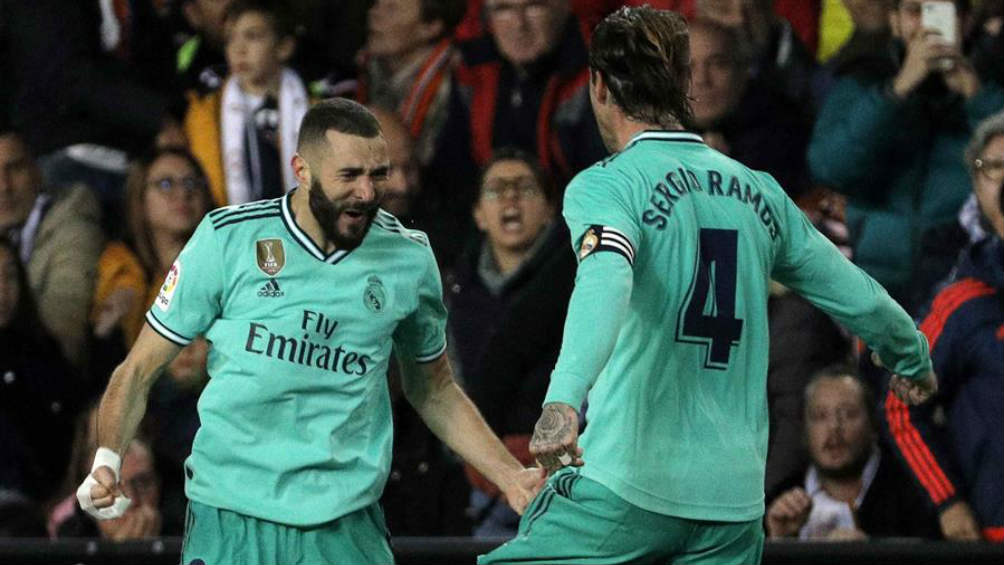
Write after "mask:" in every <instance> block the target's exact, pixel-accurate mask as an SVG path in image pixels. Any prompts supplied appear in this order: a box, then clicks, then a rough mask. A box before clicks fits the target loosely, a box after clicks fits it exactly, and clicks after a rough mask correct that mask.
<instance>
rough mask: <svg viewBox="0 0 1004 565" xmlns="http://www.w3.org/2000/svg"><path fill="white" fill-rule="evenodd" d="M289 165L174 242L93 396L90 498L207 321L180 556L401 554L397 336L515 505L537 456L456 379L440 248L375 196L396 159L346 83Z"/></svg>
mask: <svg viewBox="0 0 1004 565" xmlns="http://www.w3.org/2000/svg"><path fill="white" fill-rule="evenodd" d="M292 166H293V168H294V170H295V173H296V178H297V181H298V182H299V188H297V189H295V190H294V191H292V192H290V193H289V194H287V195H285V196H283V197H281V198H277V199H274V200H265V201H260V202H254V203H250V204H245V205H241V206H230V207H226V208H220V209H217V210H215V211H213V212H210V213H209V214H208V215H207V216H206V217H205V218H204V219H203V221H202V223H201V224H200V225H199V227H198V228H197V230H196V232H195V233H194V234H193V236H192V238H191V240H190V241H189V242H188V244H187V245H186V246H185V248H184V250H183V251H182V252H181V254H180V255H179V256H178V259H177V261H176V262H175V263H174V266H173V267H172V268H171V270H170V272H169V274H168V275H167V278H166V280H165V282H164V285H163V287H162V288H161V291H160V294H159V296H158V297H157V299H156V301H155V302H154V304H153V305H152V306H151V308H150V310H149V312H148V313H147V317H146V321H147V324H146V326H145V327H144V328H143V331H142V333H141V334H140V336H139V338H138V340H137V341H136V344H135V346H134V347H133V348H132V350H131V351H130V352H129V354H128V356H127V357H126V359H125V360H124V361H123V363H122V364H121V365H120V366H119V367H117V368H116V370H115V372H114V373H113V375H112V378H111V381H110V382H109V384H108V388H107V390H106V391H105V394H104V397H103V398H102V400H101V406H100V411H99V415H98V445H100V446H101V447H100V448H99V450H98V453H97V455H96V456H95V460H94V466H93V469H92V472H91V474H90V475H89V476H88V477H87V479H86V480H85V481H84V482H83V483H82V484H81V486H80V488H79V489H78V490H77V496H78V498H79V500H80V503H81V506H82V507H83V508H84V509H85V510H87V511H89V512H91V513H92V514H94V515H96V516H98V517H99V518H113V517H117V516H119V515H121V512H122V510H123V509H124V508H125V507H126V506H127V505H128V499H126V498H125V497H124V496H123V495H122V491H121V487H120V485H119V484H118V471H119V461H120V456H119V454H121V453H122V452H123V451H124V449H125V446H126V445H128V444H129V441H130V439H131V438H132V437H133V435H134V433H135V431H136V427H137V425H138V424H139V422H140V420H141V418H142V416H143V413H144V411H145V405H146V398H147V392H148V390H149V388H150V386H151V384H152V383H153V382H154V381H155V380H156V378H157V376H158V375H159V374H160V373H161V371H162V370H163V368H164V367H166V366H167V365H168V363H169V362H170V361H171V359H172V358H173V357H174V356H175V354H177V352H178V350H179V349H180V348H181V347H182V346H183V345H185V344H187V343H188V342H189V341H191V339H192V338H194V337H195V336H198V335H205V337H206V338H207V339H208V340H209V341H210V342H211V344H212V346H211V349H210V352H209V360H208V370H209V375H210V380H209V383H208V384H207V385H206V388H205V390H204V391H203V393H202V396H201V398H200V399H199V416H200V418H201V422H202V427H201V428H200V429H199V431H198V433H197V434H196V437H195V441H194V444H193V446H192V454H191V456H190V457H189V458H188V459H187V460H186V462H185V474H186V484H185V492H186V494H187V496H188V498H189V501H190V503H189V511H188V518H187V527H186V533H185V541H184V546H183V550H182V559H183V563H294V562H297V563H390V562H392V561H393V556H392V555H391V552H390V548H389V546H388V542H387V532H386V528H385V525H384V519H383V515H382V513H381V511H380V507H379V504H378V502H377V501H378V499H379V497H380V493H381V491H382V490H383V486H384V483H385V481H386V479H387V475H388V473H389V471H390V460H391V436H392V429H391V426H392V423H391V412H390V400H389V397H388V390H387V378H386V375H387V365H388V362H389V358H390V354H391V349H392V347H393V349H394V351H395V353H396V354H397V357H398V359H399V361H400V363H401V365H402V380H403V386H404V390H405V394H406V396H407V397H408V399H409V400H410V401H411V403H412V404H413V405H414V406H415V408H416V410H417V411H418V413H419V414H420V415H421V416H422V418H423V419H424V420H425V422H426V423H427V424H428V425H429V427H430V428H431V429H432V430H433V431H434V432H435V433H436V434H437V435H438V436H439V437H440V438H442V439H443V440H444V442H445V443H446V444H447V445H449V446H450V447H451V448H453V449H454V450H456V451H457V452H458V453H459V454H460V455H461V456H463V457H464V458H465V459H467V460H468V461H469V462H471V463H472V464H473V465H474V466H475V467H477V468H478V469H479V470H480V471H481V472H483V473H484V474H485V475H486V476H487V477H489V478H490V480H492V481H493V482H495V483H496V484H497V485H498V486H499V487H500V488H501V490H502V491H503V492H504V493H505V494H506V496H507V498H508V500H509V502H510V504H511V505H512V506H513V508H515V509H516V510H517V511H522V509H523V508H524V507H525V506H526V504H527V502H528V501H529V500H530V499H531V498H532V496H533V495H534V494H535V492H536V491H537V490H539V488H540V486H541V485H542V483H543V479H544V473H543V470H541V469H524V468H523V466H522V465H520V463H519V462H518V461H516V459H515V458H513V457H512V456H511V455H509V452H508V451H507V450H506V448H505V447H504V446H503V445H502V443H501V442H500V441H499V440H498V439H497V438H496V437H495V436H494V435H493V434H492V432H491V431H490V429H489V428H488V427H487V425H486V424H485V423H484V421H483V420H482V419H481V416H480V415H479V414H478V412H477V410H476V408H474V405H473V404H472V403H471V402H470V401H469V400H468V399H467V397H466V396H465V395H464V394H463V392H461V390H460V389H459V388H458V387H457V385H456V384H455V383H454V381H453V376H452V372H451V369H450V366H449V364H448V362H447V360H446V357H445V356H444V354H443V352H444V349H445V346H446V342H445V330H444V326H445V316H446V312H445V308H444V306H443V302H442V296H441V284H440V279H439V274H438V271H437V267H436V261H435V257H434V256H433V254H432V250H431V249H430V248H429V244H428V241H427V240H426V238H425V235H424V234H422V233H420V232H415V231H411V230H408V229H405V228H404V227H402V226H401V224H400V223H399V222H398V221H397V220H396V219H395V218H394V217H393V216H391V215H390V214H387V213H386V212H383V211H382V210H378V207H377V205H378V203H379V200H380V196H381V194H382V191H383V183H384V182H385V180H386V179H387V176H388V173H389V166H390V165H389V160H388V157H387V147H386V143H385V141H384V139H383V136H382V134H381V132H380V126H379V124H378V122H377V120H376V119H375V118H374V117H373V115H372V114H370V113H369V112H368V111H367V110H366V109H365V108H363V107H362V106H360V105H358V104H356V103H355V102H351V101H348V100H343V99H340V100H330V101H325V102H322V103H320V104H318V105H317V106H315V107H313V108H312V109H310V110H309V111H308V112H307V114H306V116H305V117H304V119H303V123H302V126H301V129H300V133H299V141H298V148H297V154H296V156H295V157H294V158H293V160H292Z"/></svg>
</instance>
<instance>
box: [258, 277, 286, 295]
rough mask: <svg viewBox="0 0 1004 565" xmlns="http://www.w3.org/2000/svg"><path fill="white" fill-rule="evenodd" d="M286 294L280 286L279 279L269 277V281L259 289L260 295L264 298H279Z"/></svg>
mask: <svg viewBox="0 0 1004 565" xmlns="http://www.w3.org/2000/svg"><path fill="white" fill-rule="evenodd" d="M285 295H286V293H285V292H283V291H282V289H281V288H279V281H277V280H275V279H268V282H267V283H265V285H264V286H262V287H261V288H260V289H258V296H260V297H262V298H278V297H280V296H285Z"/></svg>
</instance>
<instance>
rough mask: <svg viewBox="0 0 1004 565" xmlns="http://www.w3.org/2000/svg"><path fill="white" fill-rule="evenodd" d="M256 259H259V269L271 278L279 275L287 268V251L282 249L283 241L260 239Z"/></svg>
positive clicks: (256, 248) (257, 243) (256, 243)
mask: <svg viewBox="0 0 1004 565" xmlns="http://www.w3.org/2000/svg"><path fill="white" fill-rule="evenodd" d="M255 257H256V258H257V259H258V268H259V269H261V272H263V273H265V274H266V275H268V276H270V277H274V276H276V275H278V274H279V271H281V270H282V268H283V267H285V266H286V250H285V249H283V247H282V240H281V239H259V240H258V241H256V242H255Z"/></svg>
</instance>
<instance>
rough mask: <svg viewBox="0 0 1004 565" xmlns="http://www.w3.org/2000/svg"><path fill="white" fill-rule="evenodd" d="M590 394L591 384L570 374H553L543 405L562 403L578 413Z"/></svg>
mask: <svg viewBox="0 0 1004 565" xmlns="http://www.w3.org/2000/svg"><path fill="white" fill-rule="evenodd" d="M588 392H589V383H587V382H585V381H583V380H581V379H579V378H578V377H575V376H572V375H569V374H560V373H558V372H554V373H552V374H551V386H549V387H548V388H547V394H546V395H545V396H544V402H543V404H551V403H553V402H560V403H562V404H567V405H569V406H571V407H572V408H575V411H576V412H578V411H579V409H580V408H582V404H583V403H584V402H585V400H586V394H587V393H588Z"/></svg>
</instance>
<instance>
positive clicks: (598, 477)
mask: <svg viewBox="0 0 1004 565" xmlns="http://www.w3.org/2000/svg"><path fill="white" fill-rule="evenodd" d="M581 474H582V475H583V476H584V477H588V478H590V479H592V480H594V481H596V482H598V483H600V484H601V485H603V486H605V487H607V488H608V489H610V491H611V492H613V493H614V494H616V495H617V496H619V497H621V498H623V499H624V500H626V501H627V502H629V503H631V504H633V505H635V506H637V507H638V508H641V509H642V510H648V511H649V512H655V513H656V514H662V515H665V516H676V517H678V518H685V519H688V520H707V521H715V522H749V521H750V520H756V519H759V518H762V517H763V515H764V500H763V498H761V499H760V500H759V501H758V502H756V503H753V504H736V505H725V504H722V505H718V504H702V503H688V502H674V501H671V500H667V499H665V498H661V497H659V496H657V495H655V494H653V493H651V492H648V491H645V490H642V489H640V488H638V487H636V486H634V485H631V484H629V483H627V482H626V481H623V480H621V479H618V478H617V477H615V476H614V475H613V474H611V473H608V472H606V471H604V470H603V469H598V468H596V466H595V465H586V466H584V467H582V471H581Z"/></svg>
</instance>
